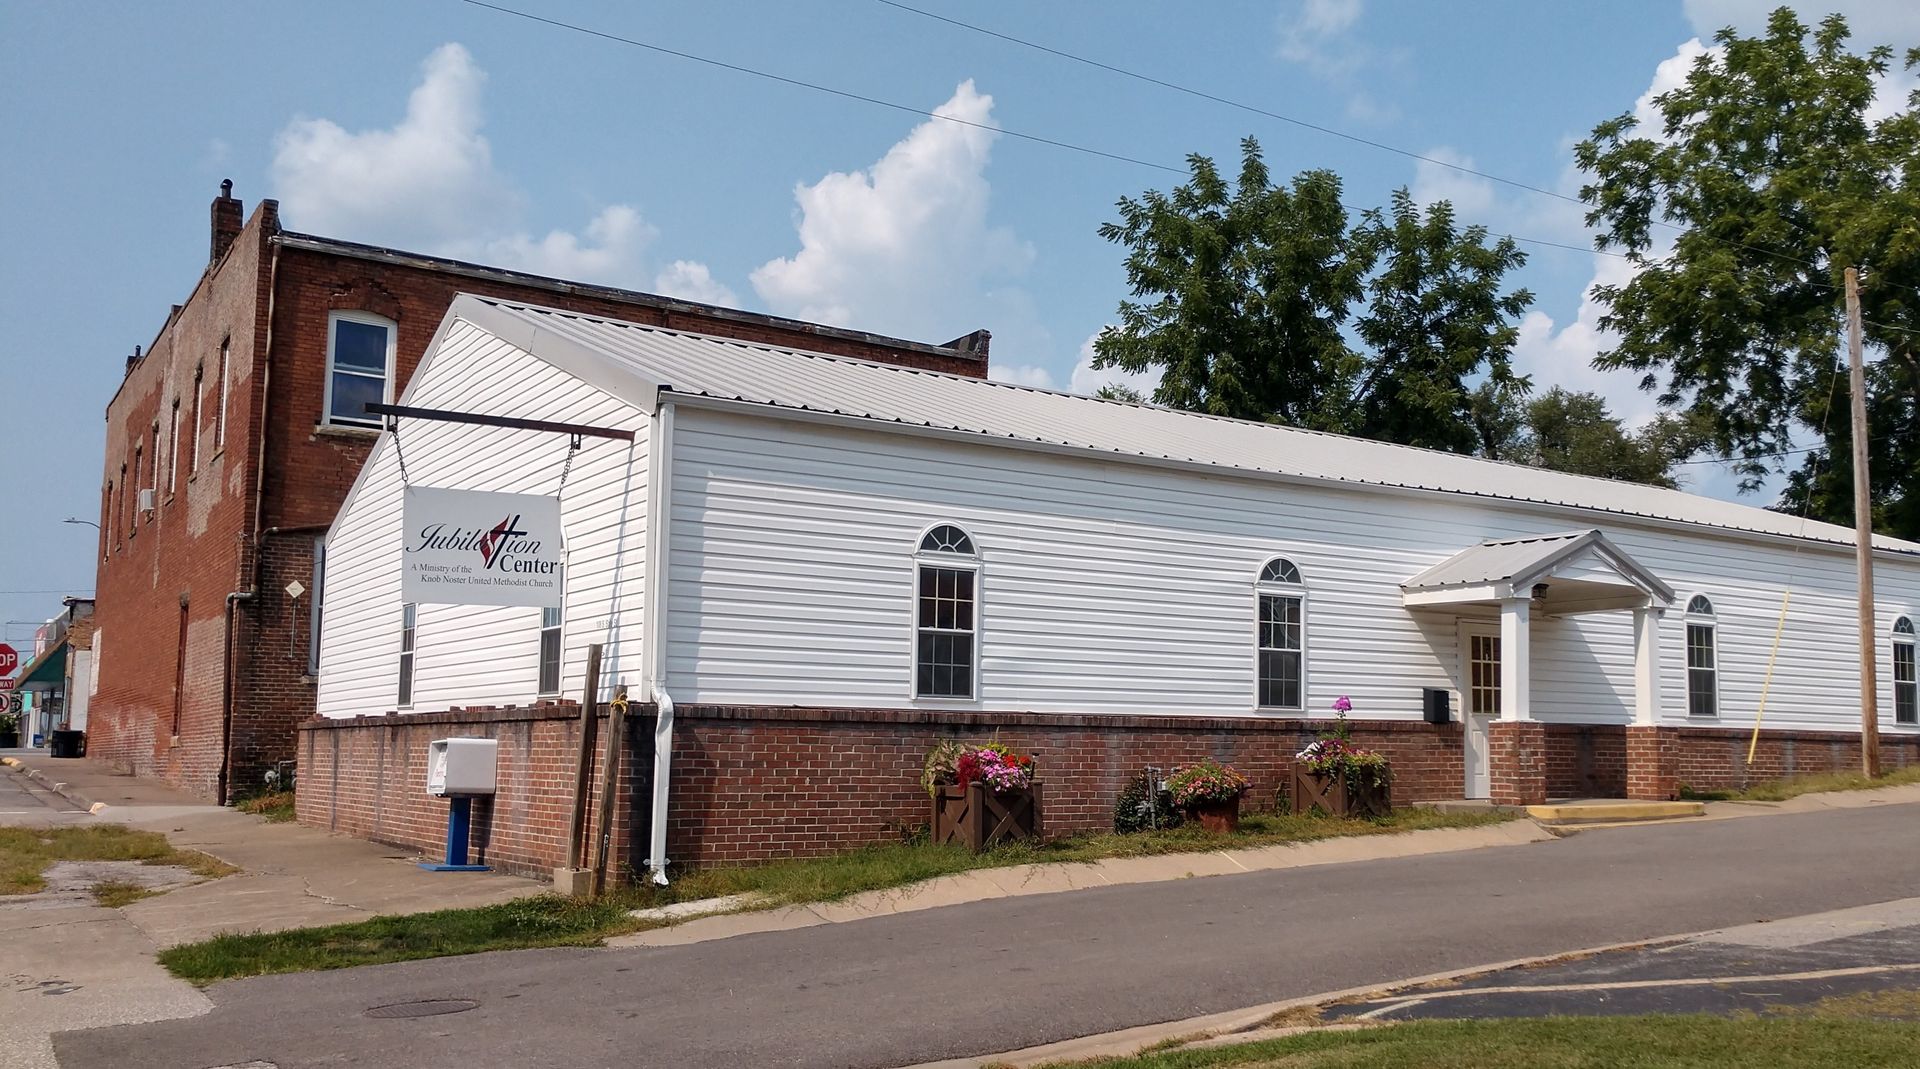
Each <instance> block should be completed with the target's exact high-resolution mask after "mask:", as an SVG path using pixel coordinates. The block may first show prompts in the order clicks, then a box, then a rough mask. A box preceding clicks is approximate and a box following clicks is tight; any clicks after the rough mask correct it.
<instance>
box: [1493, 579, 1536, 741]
mask: <svg viewBox="0 0 1920 1069" xmlns="http://www.w3.org/2000/svg"><path fill="white" fill-rule="evenodd" d="M1532 616H1533V602H1532V601H1531V600H1529V599H1527V598H1508V599H1507V600H1505V601H1503V602H1501V603H1500V719H1502V720H1532V719H1533V657H1532V656H1531V653H1532V648H1533V626H1532V623H1531V618H1532Z"/></svg>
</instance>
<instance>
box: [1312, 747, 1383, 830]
mask: <svg viewBox="0 0 1920 1069" xmlns="http://www.w3.org/2000/svg"><path fill="white" fill-rule="evenodd" d="M1287 796H1288V798H1289V800H1290V803H1291V806H1292V809H1293V812H1295V813H1311V812H1313V810H1314V807H1315V806H1318V807H1319V808H1320V811H1321V812H1323V813H1326V814H1327V815H1328V816H1334V817H1384V816H1386V815H1388V814H1389V813H1392V812H1393V791H1392V788H1390V787H1366V788H1363V789H1361V790H1359V791H1349V790H1348V789H1347V783H1346V780H1344V779H1341V778H1340V777H1338V776H1322V775H1316V774H1315V773H1313V772H1310V771H1308V770H1307V764H1306V762H1304V761H1295V762H1294V763H1293V776H1292V779H1291V785H1290V786H1289V788H1288V795H1287Z"/></svg>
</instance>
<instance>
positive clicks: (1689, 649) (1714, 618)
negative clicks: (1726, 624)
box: [1680, 593, 1720, 720]
mask: <svg viewBox="0 0 1920 1069" xmlns="http://www.w3.org/2000/svg"><path fill="white" fill-rule="evenodd" d="M1695 601H1703V602H1706V605H1707V611H1706V612H1704V613H1702V612H1695V611H1694V608H1693V604H1694V602H1695ZM1686 604H1687V611H1686V612H1685V613H1684V614H1682V616H1681V620H1682V625H1681V632H1680V655H1681V666H1682V667H1683V668H1684V669H1685V670H1686V677H1685V678H1686V696H1687V718H1688V719H1690V720H1715V719H1718V718H1719V716H1720V615H1719V610H1718V609H1716V608H1715V607H1714V604H1713V599H1712V598H1710V597H1708V596H1707V595H1705V594H1697V593H1696V594H1690V595H1688V596H1687V603H1686ZM1696 627H1704V628H1706V629H1707V636H1708V639H1709V640H1710V641H1711V643H1712V652H1713V663H1712V664H1711V665H1709V666H1707V667H1706V668H1704V669H1702V668H1695V667H1694V665H1693V629H1694V628H1696ZM1699 671H1705V672H1708V673H1710V674H1711V677H1712V680H1713V689H1712V692H1711V693H1712V698H1713V708H1712V709H1711V710H1709V711H1707V712H1704V713H1699V712H1695V711H1694V708H1693V674H1694V673H1695V672H1699Z"/></svg>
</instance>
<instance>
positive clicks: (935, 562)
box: [907, 520, 986, 704]
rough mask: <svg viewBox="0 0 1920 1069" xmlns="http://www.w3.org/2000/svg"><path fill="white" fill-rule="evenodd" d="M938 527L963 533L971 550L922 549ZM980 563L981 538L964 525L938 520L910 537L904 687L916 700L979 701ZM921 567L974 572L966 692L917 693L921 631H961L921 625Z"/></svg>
mask: <svg viewBox="0 0 1920 1069" xmlns="http://www.w3.org/2000/svg"><path fill="white" fill-rule="evenodd" d="M941 527H951V528H953V529H954V530H956V531H959V532H960V533H961V534H962V535H964V536H965V537H966V539H967V545H968V547H969V548H970V549H971V550H972V552H971V553H960V552H957V551H952V550H930V549H923V548H922V546H923V544H924V543H925V542H926V540H927V536H928V535H930V534H932V533H933V532H934V531H935V530H937V529H938V528H941ZM980 563H981V561H980V540H979V539H977V538H975V537H974V536H973V532H972V531H970V530H968V529H967V528H966V527H965V526H964V525H962V524H959V523H955V522H954V521H952V520H941V521H940V522H938V523H930V524H928V525H927V526H925V527H923V528H921V529H920V533H919V534H917V535H915V536H914V538H913V581H912V583H911V584H910V586H909V590H910V591H911V596H910V597H909V598H908V599H907V625H908V626H907V664H908V666H909V667H908V680H907V690H908V693H909V694H911V695H912V697H913V700H914V701H916V702H931V703H939V702H946V703H956V702H957V703H963V704H973V703H977V702H979V700H980V689H981V688H980V633H981V631H982V630H983V628H982V626H981V625H982V623H983V617H982V612H983V611H984V608H985V605H986V599H985V597H983V590H982V582H981V581H982V579H983V578H984V576H982V574H981V567H980ZM922 568H945V569H951V570H953V571H965V572H971V573H972V574H973V628H972V635H971V637H972V640H973V641H972V643H971V651H972V652H971V658H972V661H971V663H970V665H969V667H968V672H967V693H966V694H964V695H958V694H922V693H921V692H920V635H921V633H922V632H923V631H930V632H932V633H934V634H943V635H950V634H959V633H961V632H960V629H958V628H952V629H947V628H923V627H922V626H921V625H920V570H921V569H922Z"/></svg>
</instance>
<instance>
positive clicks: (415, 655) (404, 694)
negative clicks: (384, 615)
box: [394, 601, 420, 709]
mask: <svg viewBox="0 0 1920 1069" xmlns="http://www.w3.org/2000/svg"><path fill="white" fill-rule="evenodd" d="M419 658H420V608H419V606H417V605H415V604H414V603H413V602H411V601H408V602H402V603H401V605H400V672H399V684H400V686H399V693H398V694H396V695H395V698H396V699H397V700H396V701H395V702H394V704H395V705H396V706H398V707H399V708H402V709H411V708H413V674H414V667H415V664H416V662H417V661H418V660H419Z"/></svg>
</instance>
